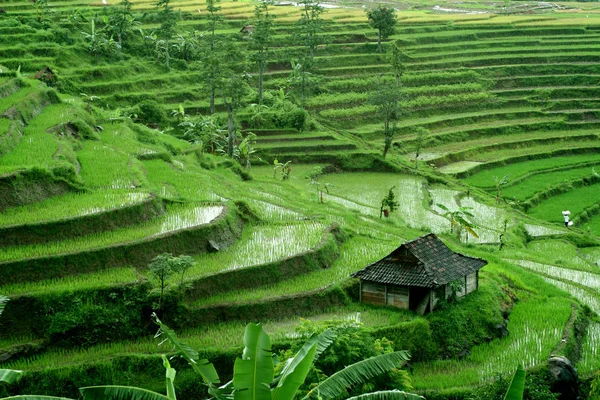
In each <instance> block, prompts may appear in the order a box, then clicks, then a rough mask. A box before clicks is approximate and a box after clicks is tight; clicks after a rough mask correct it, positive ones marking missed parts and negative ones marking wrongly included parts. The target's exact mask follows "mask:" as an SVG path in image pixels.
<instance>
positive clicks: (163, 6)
mask: <svg viewBox="0 0 600 400" xmlns="http://www.w3.org/2000/svg"><path fill="white" fill-rule="evenodd" d="M156 8H158V9H160V20H161V21H162V22H161V24H160V27H159V28H158V30H157V35H158V37H159V38H160V39H162V40H163V41H164V46H165V47H164V49H165V66H166V67H167V69H169V68H170V60H169V41H170V40H171V38H172V37H173V36H174V35H175V33H176V32H177V30H176V28H177V20H178V19H179V16H178V14H177V13H176V12H175V11H174V10H173V7H171V0H158V2H157V3H156Z"/></svg>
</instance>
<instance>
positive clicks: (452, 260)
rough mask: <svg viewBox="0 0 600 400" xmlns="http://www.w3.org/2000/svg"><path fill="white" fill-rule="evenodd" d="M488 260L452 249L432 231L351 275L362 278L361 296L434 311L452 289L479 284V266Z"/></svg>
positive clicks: (470, 289) (462, 289)
mask: <svg viewBox="0 0 600 400" xmlns="http://www.w3.org/2000/svg"><path fill="white" fill-rule="evenodd" d="M486 264H487V261H485V260H482V259H480V258H474V257H467V256H464V255H462V254H459V253H455V252H454V251H452V250H450V249H449V248H448V247H447V246H446V245H445V244H444V243H443V242H442V241H441V240H440V239H438V237H437V236H435V235H434V234H433V233H430V234H428V235H425V236H421V237H420V238H417V239H415V240H411V241H410V242H406V243H404V244H403V245H401V246H400V247H398V248H397V249H396V250H394V251H393V252H391V253H390V254H389V255H387V256H386V257H384V258H382V259H381V260H379V261H376V262H374V263H372V264H370V265H368V266H367V267H365V268H364V269H362V270H360V271H358V272H355V273H354V274H352V276H354V277H356V278H359V279H360V300H361V301H362V302H365V303H371V304H387V305H391V306H395V307H398V308H403V309H410V310H415V311H416V312H418V313H419V314H421V315H422V314H425V313H426V312H430V311H433V310H434V309H435V306H436V304H437V302H438V301H439V300H440V299H443V298H446V299H447V298H448V297H450V296H451V295H452V293H453V292H455V293H456V295H457V296H458V297H463V296H466V295H467V294H469V293H471V292H474V291H475V290H477V288H478V287H479V270H480V269H481V268H482V267H483V266H485V265H486Z"/></svg>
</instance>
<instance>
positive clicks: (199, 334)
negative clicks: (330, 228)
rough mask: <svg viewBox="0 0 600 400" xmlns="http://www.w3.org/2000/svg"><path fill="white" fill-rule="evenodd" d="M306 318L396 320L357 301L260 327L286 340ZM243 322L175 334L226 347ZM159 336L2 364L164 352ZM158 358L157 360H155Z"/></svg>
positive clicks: (27, 365) (49, 364)
mask: <svg viewBox="0 0 600 400" xmlns="http://www.w3.org/2000/svg"><path fill="white" fill-rule="evenodd" d="M303 317H304V318H307V319H310V320H316V321H318V320H351V321H359V322H361V323H362V324H363V326H365V327H368V328H370V327H378V326H386V325H392V324H394V323H396V322H397V321H398V313H397V312H395V311H394V312H389V311H387V310H380V309H372V308H370V307H365V306H361V305H353V306H350V307H341V308H340V307H337V308H336V309H333V310H328V311H326V312H325V313H322V314H317V315H314V314H313V315H298V316H296V317H294V318H289V319H284V320H281V321H261V324H262V325H263V329H264V330H265V332H267V333H268V334H269V336H270V337H271V341H272V342H278V341H286V340H289V337H290V335H291V336H293V335H294V334H295V332H296V327H297V326H299V324H300V322H301V318H303ZM245 326H246V323H245V322H239V321H230V322H222V323H218V324H209V325H203V326H199V327H197V328H190V329H187V330H184V331H182V332H178V333H177V336H178V337H179V338H180V339H181V340H182V341H184V342H185V343H187V344H189V345H190V346H191V347H192V348H194V349H228V348H232V347H236V348H240V354H241V348H242V347H243V336H244V329H245ZM159 343H160V340H159V339H154V338H152V337H150V336H149V337H144V338H139V339H137V340H133V341H121V342H118V343H109V344H103V345H98V346H94V347H90V348H87V349H85V351H81V349H58V350H57V349H54V350H48V351H46V352H44V353H42V354H38V355H35V356H33V357H30V358H26V359H19V360H16V361H9V362H7V363H5V364H3V366H2V367H3V368H11V369H21V370H27V371H39V370H46V369H53V368H61V367H67V366H72V365H78V364H83V363H93V362H98V361H101V360H107V359H112V358H114V357H115V356H119V355H122V356H125V355H131V354H154V355H159V354H164V353H170V352H171V351H172V350H171V349H170V348H169V347H165V346H164V345H163V346H160V347H159V345H158V344H159ZM158 362H160V361H158Z"/></svg>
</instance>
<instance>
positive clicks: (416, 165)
mask: <svg viewBox="0 0 600 400" xmlns="http://www.w3.org/2000/svg"><path fill="white" fill-rule="evenodd" d="M415 169H419V155H418V154H417V155H416V156H415Z"/></svg>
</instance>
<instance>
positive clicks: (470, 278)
mask: <svg viewBox="0 0 600 400" xmlns="http://www.w3.org/2000/svg"><path fill="white" fill-rule="evenodd" d="M455 282H458V283H460V284H461V290H460V291H459V292H457V293H456V296H457V297H458V298H461V297H464V296H466V295H467V294H469V293H473V292H474V291H476V290H477V289H478V287H479V272H478V271H477V272H474V273H472V274H470V275H467V276H465V277H463V278H461V279H458V280H456V281H455ZM416 289H417V288H414V287H413V290H416ZM410 291H411V288H410V287H408V286H396V285H385V284H383V283H375V282H367V281H361V282H360V301H361V302H364V303H370V304H378V305H389V306H394V307H398V308H401V309H405V310H408V309H410ZM413 295H418V293H417V294H415V293H413ZM451 295H452V287H451V285H450V284H446V285H443V286H440V287H438V288H436V289H435V290H431V291H430V292H429V293H428V294H427V295H426V296H425V298H424V299H423V301H421V303H424V301H425V300H426V304H425V306H426V307H425V308H429V309H430V310H431V311H433V310H434V309H435V307H436V305H437V304H438V302H439V301H440V300H442V299H448V297H450V296H451ZM413 300H415V299H413ZM415 301H418V298H417V299H416V300H415ZM427 306H428V307H427ZM413 308H414V305H413ZM417 308H418V306H417ZM418 311H419V310H417V312H418ZM423 311H424V312H425V310H423Z"/></svg>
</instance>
